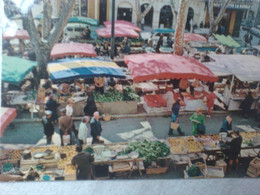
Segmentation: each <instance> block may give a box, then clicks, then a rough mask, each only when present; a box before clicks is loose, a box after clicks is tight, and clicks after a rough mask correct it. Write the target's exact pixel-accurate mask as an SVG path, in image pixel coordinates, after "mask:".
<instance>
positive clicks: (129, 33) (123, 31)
mask: <svg viewBox="0 0 260 195" xmlns="http://www.w3.org/2000/svg"><path fill="white" fill-rule="evenodd" d="M96 32H97V34H98V36H100V37H104V38H109V37H111V26H110V27H105V28H100V29H97V30H96ZM115 37H132V38H139V34H138V33H137V32H136V31H135V30H133V29H129V28H123V27H119V26H116V27H115Z"/></svg>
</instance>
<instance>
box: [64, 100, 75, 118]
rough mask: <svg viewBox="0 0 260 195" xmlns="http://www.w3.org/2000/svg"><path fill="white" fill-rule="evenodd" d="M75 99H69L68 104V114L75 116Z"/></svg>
mask: <svg viewBox="0 0 260 195" xmlns="http://www.w3.org/2000/svg"><path fill="white" fill-rule="evenodd" d="M73 103H74V102H73V100H72V99H68V102H67V105H66V108H65V109H66V116H70V117H72V116H73Z"/></svg>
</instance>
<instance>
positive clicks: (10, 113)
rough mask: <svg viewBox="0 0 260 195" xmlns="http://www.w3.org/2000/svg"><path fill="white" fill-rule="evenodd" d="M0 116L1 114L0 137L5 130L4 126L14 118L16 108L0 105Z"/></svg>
mask: <svg viewBox="0 0 260 195" xmlns="http://www.w3.org/2000/svg"><path fill="white" fill-rule="evenodd" d="M0 116H1V123H0V137H1V136H2V135H3V133H4V131H5V128H6V127H7V126H8V125H9V124H10V123H11V122H12V121H13V120H14V119H15V117H16V109H15V108H4V107H1V112H0Z"/></svg>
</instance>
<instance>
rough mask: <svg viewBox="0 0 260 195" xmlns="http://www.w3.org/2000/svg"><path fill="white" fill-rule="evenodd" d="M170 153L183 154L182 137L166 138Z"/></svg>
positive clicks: (184, 151)
mask: <svg viewBox="0 0 260 195" xmlns="http://www.w3.org/2000/svg"><path fill="white" fill-rule="evenodd" d="M168 142H169V144H170V146H171V153H172V154H185V153H186V148H185V140H184V139H183V138H168Z"/></svg>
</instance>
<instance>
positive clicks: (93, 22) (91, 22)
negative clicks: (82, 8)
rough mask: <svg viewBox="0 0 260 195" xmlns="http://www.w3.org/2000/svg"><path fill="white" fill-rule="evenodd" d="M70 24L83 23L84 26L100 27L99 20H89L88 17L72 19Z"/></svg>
mask: <svg viewBox="0 0 260 195" xmlns="http://www.w3.org/2000/svg"><path fill="white" fill-rule="evenodd" d="M68 22H69V23H83V24H89V25H92V26H98V24H99V20H96V19H93V18H88V17H82V16H78V17H70V18H69V20H68Z"/></svg>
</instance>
